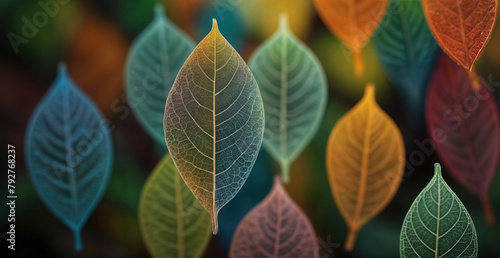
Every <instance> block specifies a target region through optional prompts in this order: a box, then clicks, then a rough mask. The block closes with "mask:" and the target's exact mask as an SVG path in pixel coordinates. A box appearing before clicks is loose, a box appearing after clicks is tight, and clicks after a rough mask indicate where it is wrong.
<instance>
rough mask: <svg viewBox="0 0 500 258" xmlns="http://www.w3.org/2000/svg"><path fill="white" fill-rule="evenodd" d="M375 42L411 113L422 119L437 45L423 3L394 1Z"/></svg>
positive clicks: (418, 1)
mask: <svg viewBox="0 0 500 258" xmlns="http://www.w3.org/2000/svg"><path fill="white" fill-rule="evenodd" d="M374 42H375V47H376V49H377V54H378V57H379V59H380V62H381V63H382V66H383V67H384V70H385V72H386V73H387V74H388V75H389V77H391V79H392V80H393V81H394V82H395V83H396V85H397V86H398V88H399V91H400V92H401V95H402V97H403V98H404V99H405V103H406V104H407V108H408V110H410V111H411V114H412V115H413V116H417V118H421V119H422V117H423V113H424V112H423V110H424V101H425V93H426V91H427V85H428V81H429V78H430V75H431V71H433V68H434V63H435V61H436V59H437V50H438V45H437V44H436V42H435V41H434V38H433V37H432V33H431V32H430V30H429V27H428V26H427V22H426V20H425V16H424V12H423V10H422V3H421V1H420V0H392V1H391V3H390V4H389V8H388V11H387V13H386V16H385V18H384V20H383V21H382V23H381V25H380V27H379V29H378V31H377V33H376V35H375V36H374Z"/></svg>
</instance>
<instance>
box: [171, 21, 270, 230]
mask: <svg viewBox="0 0 500 258" xmlns="http://www.w3.org/2000/svg"><path fill="white" fill-rule="evenodd" d="M164 128H165V139H166V142H167V146H168V149H169V151H170V153H171V155H172V159H173V160H174V163H175V165H176V166H177V169H178V170H179V173H180V174H181V176H182V178H183V179H184V181H185V182H186V184H187V186H188V187H189V188H190V189H191V191H192V192H193V194H194V196H195V197H196V199H198V201H200V203H201V205H203V207H205V209H207V211H208V212H209V213H210V215H212V224H213V229H212V230H213V233H214V234H216V233H217V229H218V226H217V214H218V213H219V211H220V209H221V208H222V207H223V206H224V205H225V204H226V203H228V202H229V201H230V200H231V199H232V198H233V197H234V196H235V195H236V194H237V193H238V191H239V190H240V189H241V187H242V186H243V184H244V183H245V180H246V179H247V177H248V174H249V173H250V171H251V169H252V167H253V164H254V163H255V160H256V158H257V155H258V152H259V149H260V145H261V143H262V136H263V132H264V107H263V104H262V98H261V96H260V92H259V88H258V86H257V83H256V82H255V79H254V78H253V75H252V73H251V72H250V69H249V68H248V66H247V65H246V64H245V62H244V61H243V59H242V58H241V57H240V56H239V55H238V53H237V52H236V50H234V48H233V47H232V46H231V45H230V44H229V43H228V42H227V41H226V39H225V38H224V37H223V36H222V35H221V34H220V32H219V30H218V28H217V22H216V21H215V19H214V21H213V27H212V31H211V32H210V33H209V34H208V35H207V36H206V37H205V38H204V39H203V40H202V41H201V42H200V44H198V46H197V47H196V48H195V49H194V51H193V53H192V54H191V55H190V56H189V58H188V59H187V61H186V63H184V65H183V67H182V68H181V70H180V71H179V75H178V76H177V79H176V80H175V83H174V86H173V88H172V90H171V92H170V94H169V96H168V99H167V104H166V107H165V120H164Z"/></svg>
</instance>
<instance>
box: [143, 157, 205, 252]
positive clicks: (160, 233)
mask: <svg viewBox="0 0 500 258" xmlns="http://www.w3.org/2000/svg"><path fill="white" fill-rule="evenodd" d="M210 220H211V218H210V214H208V212H207V211H206V210H205V209H204V208H203V206H201V205H200V203H199V202H198V201H197V200H196V199H195V198H194V196H193V194H192V193H191V191H190V190H189V188H188V187H187V186H186V184H185V183H184V181H183V180H182V178H181V176H180V175H179V172H178V171H177V169H176V168H175V165H174V162H173V161H172V158H170V155H168V154H167V155H165V157H164V158H163V159H162V160H161V161H160V163H159V164H158V165H157V166H156V168H155V169H154V171H153V173H152V174H151V175H150V176H149V178H148V180H147V182H146V184H145V185H144V189H143V191H142V194H141V199H140V202H139V225H140V228H141V233H142V236H143V238H144V241H145V242H146V246H147V247H148V250H149V252H150V253H151V254H152V256H153V257H201V256H202V254H203V252H204V251H205V249H206V247H207V245H208V241H209V240H210V235H211V234H210V233H211V226H210Z"/></svg>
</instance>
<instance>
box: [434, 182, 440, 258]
mask: <svg viewBox="0 0 500 258" xmlns="http://www.w3.org/2000/svg"><path fill="white" fill-rule="evenodd" d="M437 185H438V200H437V201H438V202H437V216H436V248H435V249H434V258H438V254H439V253H438V251H439V221H440V220H441V214H440V212H441V182H440V180H439V178H438V179H437Z"/></svg>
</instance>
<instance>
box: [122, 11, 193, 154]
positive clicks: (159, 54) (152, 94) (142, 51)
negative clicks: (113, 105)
mask: <svg viewBox="0 0 500 258" xmlns="http://www.w3.org/2000/svg"><path fill="white" fill-rule="evenodd" d="M193 49H194V43H193V41H192V40H191V39H189V37H188V36H187V35H185V34H184V33H182V32H181V31H180V30H179V29H178V28H177V27H175V25H173V24H172V23H171V22H170V21H169V20H168V19H167V18H166V17H165V13H164V9H163V7H162V6H161V5H160V4H157V5H156V6H155V19H154V20H153V21H152V22H151V24H150V25H149V26H148V27H147V28H146V29H145V30H144V31H143V32H142V33H141V34H140V35H139V36H138V38H137V39H136V40H135V42H134V44H133V45H132V48H131V50H130V54H129V57H128V60H127V67H126V83H127V84H126V89H127V97H128V102H129V104H130V107H131V108H132V111H133V112H134V114H135V116H136V117H137V119H138V120H139V122H140V123H141V124H142V126H143V127H144V128H145V129H146V131H147V132H148V133H149V134H150V135H151V137H152V138H153V139H154V140H155V142H156V143H157V144H158V145H159V146H162V147H164V148H163V149H165V151H166V146H165V137H164V135H163V133H164V132H163V112H164V111H165V101H166V99H167V96H168V93H169V92H170V89H171V88H172V85H173V84H174V81H175V77H176V76H177V73H178V72H179V70H180V69H181V67H182V64H183V63H184V61H186V59H187V58H188V56H189V54H191V52H192V51H193Z"/></svg>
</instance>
